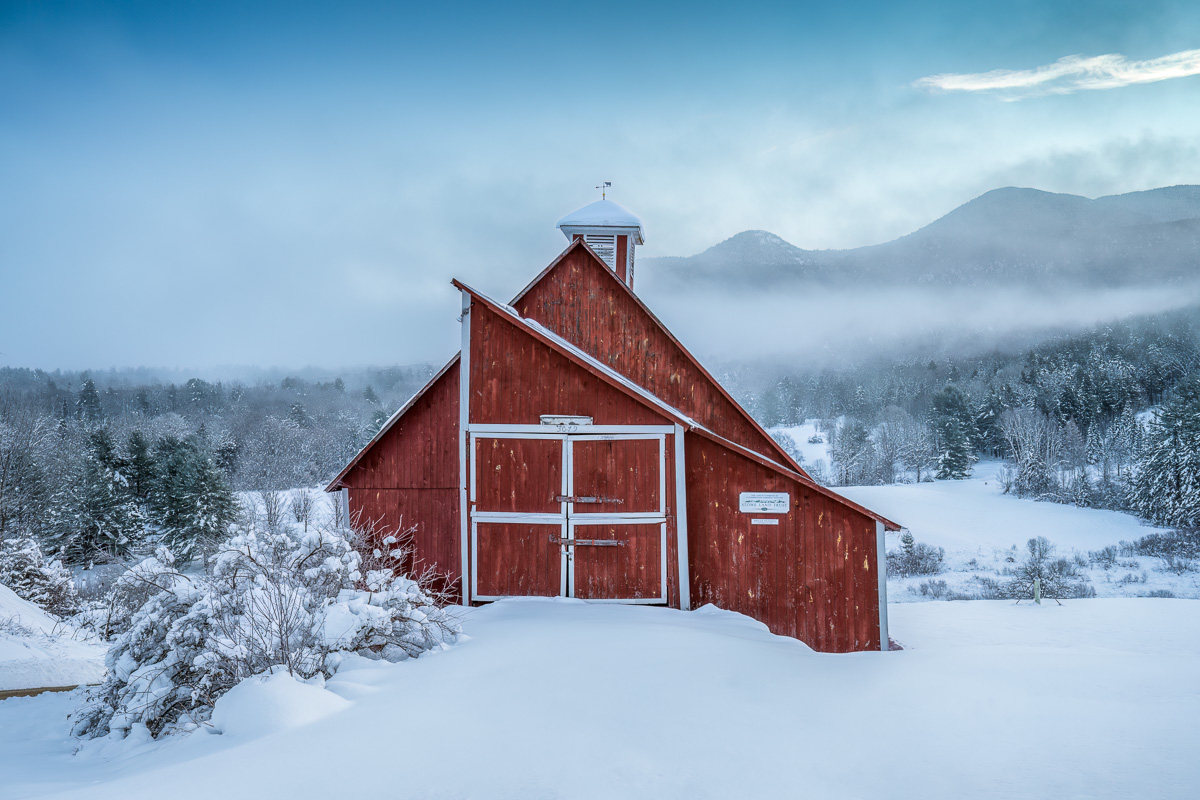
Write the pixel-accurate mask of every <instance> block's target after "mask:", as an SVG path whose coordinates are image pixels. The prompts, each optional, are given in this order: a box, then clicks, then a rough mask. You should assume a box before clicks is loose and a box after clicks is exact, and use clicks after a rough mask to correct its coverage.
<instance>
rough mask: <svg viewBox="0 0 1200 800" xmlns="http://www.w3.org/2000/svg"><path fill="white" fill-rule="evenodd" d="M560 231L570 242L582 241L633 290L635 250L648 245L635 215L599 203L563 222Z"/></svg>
mask: <svg viewBox="0 0 1200 800" xmlns="http://www.w3.org/2000/svg"><path fill="white" fill-rule="evenodd" d="M558 229H559V230H560V231H562V232H563V235H564V236H566V237H567V239H569V240H571V241H574V240H575V239H580V238H582V239H583V240H584V241H585V242H587V244H588V246H589V247H591V248H592V249H593V250H595V251H596V255H598V256H600V258H602V259H603V260H604V263H605V264H608V266H609V267H611V268H612V269H613V271H615V272H616V273H617V277H618V278H620V279H621V280H623V281H624V282H625V284H626V285H627V286H629V288H631V289H632V288H633V250H634V248H635V247H636V246H637V245H639V244H642V243H643V242H644V241H645V236H644V234H643V230H642V221H641V220H640V219H638V217H637V215H636V214H634V213H633V212H632V211H630V210H629V209H627V208H625V207H624V206H622V205H619V204H618V203H614V202H613V201H612V200H597V201H596V202H594V203H592V204H591V205H588V206H584V207H583V208H581V209H579V210H578V211H575V212H573V213H571V214H567V215H566V216H565V217H563V218H562V219H560V220H559V221H558Z"/></svg>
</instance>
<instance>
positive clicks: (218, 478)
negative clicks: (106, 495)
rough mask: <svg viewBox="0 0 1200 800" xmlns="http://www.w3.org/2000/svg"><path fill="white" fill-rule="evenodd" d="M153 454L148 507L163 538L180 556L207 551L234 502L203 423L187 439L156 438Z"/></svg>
mask: <svg viewBox="0 0 1200 800" xmlns="http://www.w3.org/2000/svg"><path fill="white" fill-rule="evenodd" d="M155 454H156V456H157V458H158V463H159V470H158V478H157V480H156V485H155V490H154V492H153V493H152V495H151V502H150V511H151V520H152V522H153V523H154V525H155V526H156V527H157V528H158V529H159V532H160V534H161V537H162V539H161V540H162V543H163V544H164V545H165V546H167V547H168V548H170V549H171V551H172V552H174V553H175V554H176V555H177V556H179V557H181V558H182V559H185V560H187V559H191V558H193V557H195V556H196V555H199V554H200V553H203V552H207V551H209V550H210V549H211V548H212V547H213V546H214V545H215V544H216V543H217V542H218V541H220V540H221V539H222V538H224V536H225V535H226V533H227V529H228V527H229V524H230V523H231V522H232V521H233V518H234V513H235V510H236V504H235V499H234V495H233V491H232V489H230V487H229V482H228V480H227V479H226V477H225V473H224V472H223V471H222V469H221V468H220V466H219V465H218V464H217V462H216V460H215V458H214V457H213V455H212V454H211V453H210V452H209V447H208V441H207V437H206V436H205V435H204V432H203V429H201V431H199V432H197V433H196V434H194V435H192V436H189V437H188V438H187V439H182V440H181V439H178V438H175V437H166V438H164V439H161V440H160V441H159V442H158V444H157V446H156V447H155Z"/></svg>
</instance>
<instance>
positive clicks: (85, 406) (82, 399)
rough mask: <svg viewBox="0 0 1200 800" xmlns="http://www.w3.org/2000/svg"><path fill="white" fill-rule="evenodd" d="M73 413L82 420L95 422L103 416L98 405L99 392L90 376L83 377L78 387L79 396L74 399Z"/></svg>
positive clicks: (102, 411)
mask: <svg viewBox="0 0 1200 800" xmlns="http://www.w3.org/2000/svg"><path fill="white" fill-rule="evenodd" d="M75 414H76V415H77V416H78V417H79V418H80V419H82V420H87V421H88V422H97V421H99V420H100V419H102V418H103V417H104V410H103V409H102V408H101V406H100V393H99V392H98V391H96V384H95V383H93V382H92V379H91V378H85V379H84V381H83V386H81V387H80V389H79V398H78V399H77V400H76V401H75Z"/></svg>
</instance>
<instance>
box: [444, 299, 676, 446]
mask: <svg viewBox="0 0 1200 800" xmlns="http://www.w3.org/2000/svg"><path fill="white" fill-rule="evenodd" d="M470 320H471V383H470V387H469V388H470V392H471V408H470V421H471V423H473V424H477V423H478V424H484V423H490V424H510V425H537V424H539V423H540V422H541V415H542V414H577V415H582V416H589V417H592V418H593V420H594V421H595V423H596V424H597V425H664V424H668V423H669V420H667V419H666V418H665V417H663V416H662V415H661V414H659V413H658V412H656V411H652V410H651V409H650V408H647V407H646V406H645V405H644V403H643V401H641V400H635V399H634V398H632V397H630V396H629V395H627V394H625V393H624V392H622V391H620V390H618V389H616V388H613V387H612V386H611V385H609V384H608V383H606V382H604V381H602V380H601V379H600V378H597V377H596V376H594V375H592V374H591V373H590V372H588V371H587V370H586V369H584V368H583V367H580V366H578V365H577V364H575V363H574V362H572V361H570V360H568V359H567V358H566V357H564V356H562V355H560V354H559V353H557V352H555V351H554V350H552V349H551V348H550V347H549V346H547V345H545V344H543V343H542V342H540V341H538V340H537V339H535V338H534V337H533V336H532V335H531V334H530V333H529V331H527V330H524V329H523V328H521V327H519V326H518V325H516V324H514V323H512V322H510V321H508V320H507V319H505V318H504V317H503V316H501V315H500V314H497V313H496V312H494V311H492V310H490V309H489V308H488V307H487V306H485V305H483V304H482V303H478V302H477V303H474V304H472V306H471V315H470ZM456 463H457V462H456Z"/></svg>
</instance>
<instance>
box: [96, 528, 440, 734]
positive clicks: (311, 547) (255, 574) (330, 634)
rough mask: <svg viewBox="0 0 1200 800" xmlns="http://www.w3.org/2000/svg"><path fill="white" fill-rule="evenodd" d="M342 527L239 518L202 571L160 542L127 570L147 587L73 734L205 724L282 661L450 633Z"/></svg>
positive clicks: (302, 668)
mask: <svg viewBox="0 0 1200 800" xmlns="http://www.w3.org/2000/svg"><path fill="white" fill-rule="evenodd" d="M356 536H357V534H356V533H355V532H354V531H351V530H349V529H337V528H329V529H322V530H317V529H312V528H310V529H309V530H308V531H307V532H304V531H303V530H301V529H299V528H292V527H290V526H286V525H276V526H275V527H274V529H258V528H256V527H255V526H253V525H249V526H245V527H242V528H240V529H238V530H237V532H236V534H235V535H234V536H233V537H231V538H230V539H228V540H227V541H225V542H224V543H223V544H222V545H221V547H220V548H219V549H218V551H217V553H216V555H215V556H214V558H213V559H212V560H211V561H210V562H209V564H210V566H209V569H208V572H207V574H205V575H203V576H196V577H191V576H186V575H183V574H180V573H178V572H175V571H173V570H172V569H171V562H172V558H171V556H170V554H169V553H167V552H166V551H165V550H164V549H160V551H159V553H158V554H157V555H156V556H155V557H154V558H152V559H148V560H147V561H146V562H143V563H142V564H141V565H139V566H138V567H137V568H135V570H132V571H131V572H133V573H136V574H137V577H134V578H131V583H130V585H132V584H140V585H142V586H147V587H152V588H153V592H152V593H151V594H150V595H149V597H148V598H147V599H146V600H145V602H144V603H143V604H141V605H140V607H138V608H137V610H136V611H135V612H134V613H133V615H132V617H131V619H130V621H129V624H128V627H127V629H126V630H125V631H124V632H123V633H121V634H120V635H119V636H117V638H116V639H115V641H114V642H113V644H112V647H111V649H110V650H109V653H108V657H107V659H106V663H107V666H108V670H109V674H108V678H107V680H106V681H105V683H104V685H103V686H101V687H100V688H99V689H97V690H96V691H95V692H94V693H92V695H91V696H90V697H89V699H88V700H87V701H86V702H85V704H84V705H83V706H82V707H81V708H80V710H79V711H78V713H77V715H76V721H75V726H74V733H75V734H76V735H77V736H86V737H93V738H94V737H97V736H105V735H109V734H112V735H116V736H118V737H124V736H125V735H127V734H128V732H129V731H130V730H131V729H132V728H134V727H135V726H141V725H144V726H145V727H146V728H147V729H148V730H149V732H150V733H151V734H152V735H154V736H158V735H160V734H162V733H164V732H169V731H172V730H190V729H192V728H194V727H196V726H197V725H200V724H203V723H204V722H206V721H207V720H208V718H209V715H210V714H211V713H212V708H213V704H214V703H215V702H216V700H217V698H219V697H220V696H221V695H222V694H224V693H225V692H227V691H228V690H229V689H231V688H232V687H233V686H235V685H236V684H237V683H238V682H239V681H241V680H243V679H245V678H247V677H250V676H252V675H256V674H260V673H263V672H266V671H268V670H272V669H275V670H278V669H281V668H282V669H285V670H286V671H288V672H289V673H291V674H293V675H296V676H299V677H301V678H312V677H314V676H316V675H318V674H320V675H324V676H326V677H328V676H329V675H331V674H332V673H333V672H334V671H335V670H336V669H337V667H338V665H339V664H340V663H341V662H342V660H343V659H344V658H345V657H346V655H348V654H351V653H357V654H359V655H361V656H365V657H367V658H372V659H380V658H382V659H387V660H390V661H399V660H403V659H406V658H411V657H416V656H418V655H420V654H421V653H423V652H426V651H428V650H432V649H435V648H439V647H442V646H444V645H447V644H450V643H453V642H454V641H455V640H456V638H457V636H458V633H459V627H458V624H457V622H456V621H455V619H454V618H453V617H452V616H450V615H449V614H448V613H447V612H446V611H445V610H444V609H442V608H440V607H439V606H438V604H437V602H436V600H435V598H434V597H432V596H431V595H430V594H429V593H428V592H427V591H425V589H424V588H423V587H422V585H421V583H420V582H418V581H414V580H411V579H410V578H407V577H404V576H397V575H394V574H393V572H392V570H391V569H386V568H385V569H377V570H368V571H367V572H366V573H365V574H364V573H363V571H362V570H361V569H360V567H361V566H362V558H361V556H360V555H359V552H358V551H357V550H356V549H355V547H354V544H355V538H356Z"/></svg>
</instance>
